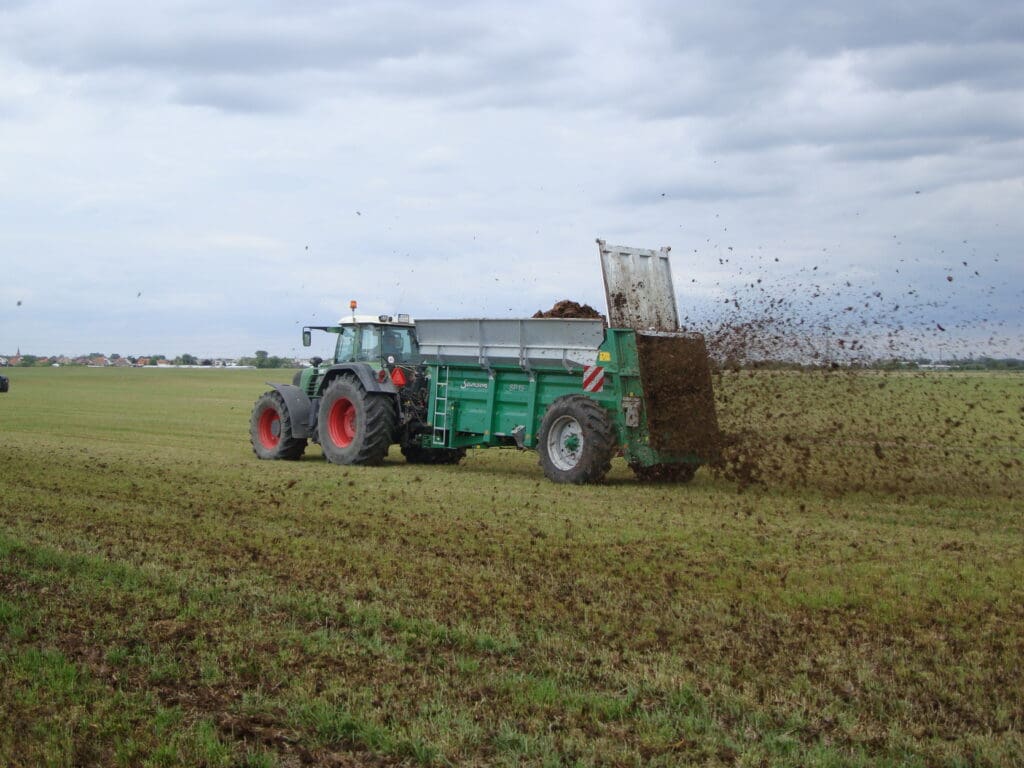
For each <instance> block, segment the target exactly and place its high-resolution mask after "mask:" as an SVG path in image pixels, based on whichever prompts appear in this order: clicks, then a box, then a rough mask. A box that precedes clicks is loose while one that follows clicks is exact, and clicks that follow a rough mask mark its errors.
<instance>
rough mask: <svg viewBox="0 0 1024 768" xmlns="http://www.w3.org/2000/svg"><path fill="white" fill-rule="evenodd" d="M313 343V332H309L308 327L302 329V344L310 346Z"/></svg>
mask: <svg viewBox="0 0 1024 768" xmlns="http://www.w3.org/2000/svg"><path fill="white" fill-rule="evenodd" d="M312 345H313V334H312V333H310V330H309V329H308V328H304V329H303V330H302V346H304V347H310V346H312Z"/></svg>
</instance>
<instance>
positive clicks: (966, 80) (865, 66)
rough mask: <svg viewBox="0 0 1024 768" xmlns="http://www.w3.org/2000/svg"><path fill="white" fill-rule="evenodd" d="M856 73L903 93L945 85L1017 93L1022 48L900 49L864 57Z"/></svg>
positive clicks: (1022, 68) (1023, 59)
mask: <svg viewBox="0 0 1024 768" xmlns="http://www.w3.org/2000/svg"><path fill="white" fill-rule="evenodd" d="M858 71H859V72H860V73H861V74H863V75H864V76H865V78H867V79H868V80H869V81H870V82H872V83H874V84H875V85H877V86H879V87H881V88H891V89H895V90H902V91H912V90H926V89H932V88H939V87H942V86H948V85H962V86H965V87H970V88H973V89H977V90H986V91H989V90H996V91H999V90H1019V89H1021V87H1022V80H1021V76H1022V73H1024V45H1008V44H1005V43H1001V44H997V45H990V46H978V45H970V46H964V47H961V48H957V47H952V46H948V45H942V46H912V47H907V48H899V49H893V50H889V51H882V52H877V53H874V54H872V55H871V56H866V57H865V58H864V60H863V61H862V62H861V63H860V65H859V67H858Z"/></svg>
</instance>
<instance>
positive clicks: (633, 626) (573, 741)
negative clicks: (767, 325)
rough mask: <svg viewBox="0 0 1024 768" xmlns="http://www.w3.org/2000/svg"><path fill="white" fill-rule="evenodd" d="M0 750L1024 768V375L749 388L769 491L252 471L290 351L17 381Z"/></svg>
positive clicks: (4, 516) (298, 465)
mask: <svg viewBox="0 0 1024 768" xmlns="http://www.w3.org/2000/svg"><path fill="white" fill-rule="evenodd" d="M10 374H11V379H12V382H11V384H12V388H11V392H9V393H8V394H5V395H0V765H5V766H42V765H53V766H87V765H100V766H108V765H123V766H138V765H150V766H175V765H185V766H299V765H306V764H315V765H333V766H352V765H396V764H421V765H581V766H586V765H615V766H633V765H635V766H647V765H651V766H670V765H672V766H674V765H688V764H702V765H744V766H754V765H792V766H798V765H834V766H845V765H862V766H880V765H882V766H884V765H890V766H903V765H912V766H913V765H920V766H933V765H946V766H984V765H990V766H1008V765H1021V764H1024V502H1022V498H1024V471H1022V469H1021V463H1020V462H1021V459H1022V458H1024V421H1022V418H1024V410H1022V409H1024V377H1019V376H1018V377H1014V376H1010V375H1007V376H1001V375H994V374H931V375H925V376H922V375H914V374H895V375H890V376H882V375H880V374H862V375H859V376H850V375H836V374H833V375H823V374H792V373H789V374H780V373H759V374H754V375H751V374H746V373H741V374H732V375H728V376H725V377H723V378H722V379H720V380H719V381H718V385H719V389H718V394H719V398H720V408H721V410H720V415H721V421H722V423H723V425H724V426H725V427H726V428H727V429H729V430H730V431H732V432H734V433H738V434H742V435H744V442H743V443H742V445H743V446H744V447H743V448H742V450H748V451H750V452H751V453H752V454H756V460H757V462H758V467H759V471H760V473H761V475H762V479H763V481H764V482H763V484H755V485H751V486H748V487H743V486H742V484H737V483H736V482H733V481H731V480H729V479H727V478H723V477H720V476H715V475H713V474H711V473H709V472H708V471H707V470H702V471H701V472H699V473H698V475H697V478H696V479H695V480H694V482H693V483H692V484H691V485H688V486H671V485H646V486H645V485H640V484H638V483H636V482H635V481H634V480H633V478H632V475H631V473H630V472H629V470H628V468H626V467H625V465H624V464H623V463H622V461H621V460H617V462H616V465H615V468H614V470H613V472H612V475H611V476H610V477H609V480H608V482H607V483H605V484H603V485H600V486H590V487H566V486H558V485H553V484H551V483H549V482H548V481H546V480H545V479H544V477H543V475H542V474H541V471H540V469H539V468H538V466H537V461H536V456H535V455H534V454H532V453H517V452H515V451H506V450H490V451H482V450H481V451H472V452H470V454H469V456H468V457H467V458H466V460H465V461H464V462H463V463H462V464H461V465H460V466H458V467H425V466H412V465H406V464H405V463H404V461H403V460H402V459H401V456H400V454H399V453H398V452H397V450H394V451H393V456H392V457H391V459H390V460H389V462H388V463H387V464H386V465H385V466H384V467H380V468H347V467H338V466H332V465H329V464H327V463H326V462H324V461H323V460H322V457H321V454H320V451H319V449H318V448H317V447H315V446H312V447H311V448H310V450H309V451H308V452H307V455H306V457H305V459H303V460H302V461H300V462H291V463H289V462H260V461H257V460H256V459H255V457H254V456H253V454H252V452H251V450H250V447H249V442H248V433H247V430H248V417H249V409H250V407H251V405H252V402H253V401H254V400H255V398H256V397H257V395H258V394H259V393H260V392H262V391H263V390H264V389H265V388H266V387H265V385H264V384H263V381H264V380H265V379H267V378H271V379H276V380H279V381H287V380H288V379H290V376H291V372H265V371H213V370H210V371H205V370H195V371H190V370H170V371H165V370H144V369H143V370H103V369H76V368H61V369H14V370H12V371H10Z"/></svg>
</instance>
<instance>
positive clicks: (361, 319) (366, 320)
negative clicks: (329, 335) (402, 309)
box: [338, 315, 416, 328]
mask: <svg viewBox="0 0 1024 768" xmlns="http://www.w3.org/2000/svg"><path fill="white" fill-rule="evenodd" d="M398 318H402V320H401V321H399V319H398ZM371 323H372V324H373V325H395V326H399V327H401V328H412V327H413V326H414V325H415V324H416V323H415V322H414V321H413V319H412V318H411V317H409V316H408V315H348V316H346V317H342V318H341V319H340V320H338V325H369V324H371Z"/></svg>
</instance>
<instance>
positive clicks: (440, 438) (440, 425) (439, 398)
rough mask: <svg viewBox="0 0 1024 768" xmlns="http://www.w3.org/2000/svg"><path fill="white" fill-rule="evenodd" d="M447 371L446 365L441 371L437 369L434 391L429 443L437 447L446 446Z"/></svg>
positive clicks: (439, 368)
mask: <svg viewBox="0 0 1024 768" xmlns="http://www.w3.org/2000/svg"><path fill="white" fill-rule="evenodd" d="M442 370H443V371H444V373H443V374H442V373H441V371H442ZM448 371H449V368H448V366H447V365H446V366H444V368H443V369H442V368H441V367H438V369H437V382H436V384H435V389H434V425H433V426H434V432H433V435H431V439H430V443H431V445H433V446H437V447H443V446H445V445H447V439H448Z"/></svg>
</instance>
